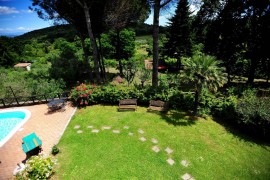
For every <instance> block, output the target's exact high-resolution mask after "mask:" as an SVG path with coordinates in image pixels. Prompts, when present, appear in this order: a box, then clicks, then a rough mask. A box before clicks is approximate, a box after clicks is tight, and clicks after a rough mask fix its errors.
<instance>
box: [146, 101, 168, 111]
mask: <svg viewBox="0 0 270 180" xmlns="http://www.w3.org/2000/svg"><path fill="white" fill-rule="evenodd" d="M151 110H154V111H168V103H167V102H164V101H160V100H157V101H155V100H150V101H149V107H148V109H147V111H151Z"/></svg>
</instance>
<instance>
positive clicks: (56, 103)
mask: <svg viewBox="0 0 270 180" xmlns="http://www.w3.org/2000/svg"><path fill="white" fill-rule="evenodd" d="M47 105H48V112H49V113H50V112H54V111H56V110H65V106H66V99H64V98H61V99H54V100H51V101H49V103H48V104H47Z"/></svg>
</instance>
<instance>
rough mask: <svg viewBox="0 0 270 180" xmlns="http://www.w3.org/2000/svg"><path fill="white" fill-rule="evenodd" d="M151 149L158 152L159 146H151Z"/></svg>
mask: <svg viewBox="0 0 270 180" xmlns="http://www.w3.org/2000/svg"><path fill="white" fill-rule="evenodd" d="M152 150H153V151H155V152H156V153H158V152H159V151H160V149H159V147H157V146H153V147H152Z"/></svg>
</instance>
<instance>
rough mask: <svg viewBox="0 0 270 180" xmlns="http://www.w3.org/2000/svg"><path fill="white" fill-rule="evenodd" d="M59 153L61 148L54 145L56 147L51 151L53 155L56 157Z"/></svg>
mask: <svg viewBox="0 0 270 180" xmlns="http://www.w3.org/2000/svg"><path fill="white" fill-rule="evenodd" d="M59 152H60V150H59V148H58V147H57V146H56V145H54V146H53V147H52V151H51V153H52V155H56V154H58V153H59Z"/></svg>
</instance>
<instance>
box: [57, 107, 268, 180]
mask: <svg viewBox="0 0 270 180" xmlns="http://www.w3.org/2000/svg"><path fill="white" fill-rule="evenodd" d="M75 125H80V126H81V127H80V128H79V129H74V126H75ZM89 125H93V126H94V129H95V128H97V129H101V128H102V126H106V125H107V126H112V129H111V130H101V131H100V132H99V133H92V132H91V129H89V128H87V126H89ZM124 126H129V129H124V128H123V127H124ZM113 129H118V130H120V134H114V133H112V130H113ZM138 129H142V130H143V131H144V132H145V133H144V134H139V133H138ZM78 130H82V131H83V133H81V134H78V133H77V131H78ZM129 132H133V133H134V135H133V136H130V135H128V133H129ZM142 136H144V137H145V138H146V139H147V140H146V141H145V142H142V141H140V140H139V138H140V137H142ZM152 138H156V139H157V140H158V143H157V146H158V147H159V148H160V149H161V151H160V152H158V153H155V152H154V151H153V150H152V147H153V146H154V144H153V143H152V142H151V139H152ZM58 147H59V148H60V150H61V153H60V154H58V155H57V156H56V157H57V158H58V168H57V172H56V174H55V175H54V178H57V179H78V178H80V179H181V176H183V175H184V174H185V173H189V174H191V175H192V176H193V177H194V178H195V179H268V178H269V177H270V146H264V145H260V144H256V143H254V142H251V141H247V140H245V139H240V138H238V137H237V136H235V135H233V134H231V133H229V132H227V131H226V130H225V128H224V127H223V126H221V125H219V124H218V123H216V122H214V121H213V120H211V119H208V120H203V119H199V120H191V119H190V117H189V116H187V115H186V114H185V113H184V112H178V111H171V112H169V113H168V114H167V115H164V114H162V113H161V114H160V113H148V112H146V108H143V107H138V109H137V111H136V112H133V111H128V112H117V106H101V105H96V106H91V107H87V108H85V109H79V110H78V111H77V112H76V114H75V115H74V117H73V119H72V120H71V122H70V124H69V126H68V127H67V129H66V131H65V133H64V135H63V136H62V139H61V140H60V143H59V145H58ZM166 147H170V148H171V149H172V150H173V153H172V154H171V155H168V154H167V153H166V152H165V151H164V150H165V148H166ZM169 157H171V158H172V159H173V160H174V161H175V164H174V165H172V166H171V165H169V164H168V163H167V162H166V160H167V159H168V158H169ZM181 160H186V161H188V162H189V166H188V167H184V166H182V165H181V163H180V162H181Z"/></svg>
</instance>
